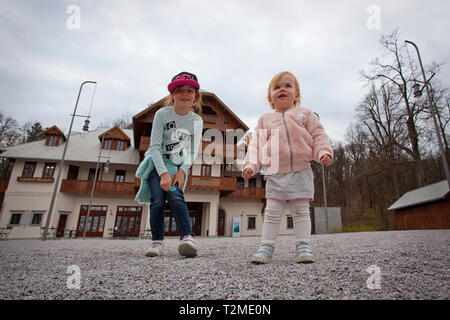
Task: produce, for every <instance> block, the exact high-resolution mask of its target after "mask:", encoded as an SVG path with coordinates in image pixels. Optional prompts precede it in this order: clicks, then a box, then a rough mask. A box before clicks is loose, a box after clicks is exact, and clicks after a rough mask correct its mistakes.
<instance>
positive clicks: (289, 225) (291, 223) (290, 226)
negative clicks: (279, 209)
mask: <svg viewBox="0 0 450 320" xmlns="http://www.w3.org/2000/svg"><path fill="white" fill-rule="evenodd" d="M293 228H294V220H293V219H292V217H289V216H288V217H287V229H293Z"/></svg>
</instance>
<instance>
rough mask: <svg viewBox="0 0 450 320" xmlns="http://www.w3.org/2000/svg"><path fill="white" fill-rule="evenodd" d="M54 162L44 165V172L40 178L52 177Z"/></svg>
mask: <svg viewBox="0 0 450 320" xmlns="http://www.w3.org/2000/svg"><path fill="white" fill-rule="evenodd" d="M55 166H56V163H46V164H45V167H44V172H43V173H42V178H53V174H54V173H55Z"/></svg>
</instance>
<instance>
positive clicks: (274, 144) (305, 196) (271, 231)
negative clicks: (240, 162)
mask: <svg viewBox="0 0 450 320" xmlns="http://www.w3.org/2000/svg"><path fill="white" fill-rule="evenodd" d="M267 99H268V101H269V104H270V106H271V107H272V109H274V110H275V112H271V113H266V114H264V115H263V116H262V117H260V118H259V119H258V124H257V126H256V128H255V133H254V136H253V137H252V140H251V142H250V144H249V147H248V152H247V154H246V157H245V160H244V166H243V172H242V176H243V177H244V179H249V178H251V177H252V176H253V175H254V174H255V173H256V172H258V170H259V169H260V167H261V166H263V167H266V169H267V172H266V174H267V182H266V198H267V205H266V209H265V212H264V223H263V228H262V233H261V245H260V247H259V249H258V250H257V252H256V253H255V254H254V255H253V256H252V259H251V261H252V262H253V263H269V262H270V261H271V260H272V255H273V251H274V246H275V243H276V238H277V236H278V230H279V226H280V221H281V218H282V216H283V213H284V210H285V205H286V200H289V209H290V211H291V214H292V216H293V222H294V233H295V242H296V253H297V260H296V261H297V262H299V263H308V262H314V256H313V254H312V250H311V247H310V245H309V239H310V234H311V220H310V216H309V201H310V200H312V199H313V195H314V183H313V173H312V170H311V164H310V161H311V160H315V161H317V162H320V163H322V164H324V165H325V166H329V165H330V164H331V163H332V159H333V158H332V156H333V150H332V148H331V146H330V143H329V140H328V137H327V135H326V134H325V131H324V129H323V127H322V125H321V124H320V122H319V120H318V118H317V116H316V115H314V113H312V112H311V110H308V109H306V108H302V107H300V106H298V105H299V104H300V99H301V96H300V86H299V83H298V80H297V78H296V77H295V76H294V75H293V74H292V73H290V72H287V71H285V72H281V73H279V74H277V75H275V77H274V78H273V79H272V81H271V82H270V84H269V88H268V92H267Z"/></svg>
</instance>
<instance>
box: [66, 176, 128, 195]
mask: <svg viewBox="0 0 450 320" xmlns="http://www.w3.org/2000/svg"><path fill="white" fill-rule="evenodd" d="M93 183H94V181H91V180H63V181H62V183H61V190H60V191H61V192H68V193H91V190H92V184H93ZM94 192H95V193H96V194H120V195H133V196H134V195H135V194H136V193H135V188H134V183H133V182H114V181H97V182H96V183H95V191H94Z"/></svg>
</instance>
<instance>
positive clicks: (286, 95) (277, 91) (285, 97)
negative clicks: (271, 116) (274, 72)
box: [269, 74, 300, 112]
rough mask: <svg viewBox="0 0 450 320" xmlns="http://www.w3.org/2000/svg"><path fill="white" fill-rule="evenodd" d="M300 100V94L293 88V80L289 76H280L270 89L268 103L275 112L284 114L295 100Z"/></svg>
mask: <svg viewBox="0 0 450 320" xmlns="http://www.w3.org/2000/svg"><path fill="white" fill-rule="evenodd" d="M299 98H300V93H299V92H297V90H296V88H295V80H294V78H293V77H292V76H291V75H289V74H285V75H284V76H282V77H281V78H280V79H279V80H278V81H277V82H276V83H275V84H274V86H273V87H272V89H271V92H270V100H269V102H270V103H273V106H274V108H275V110H276V111H278V112H284V111H287V110H289V109H290V108H292V107H293V106H294V102H295V100H296V99H299Z"/></svg>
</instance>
